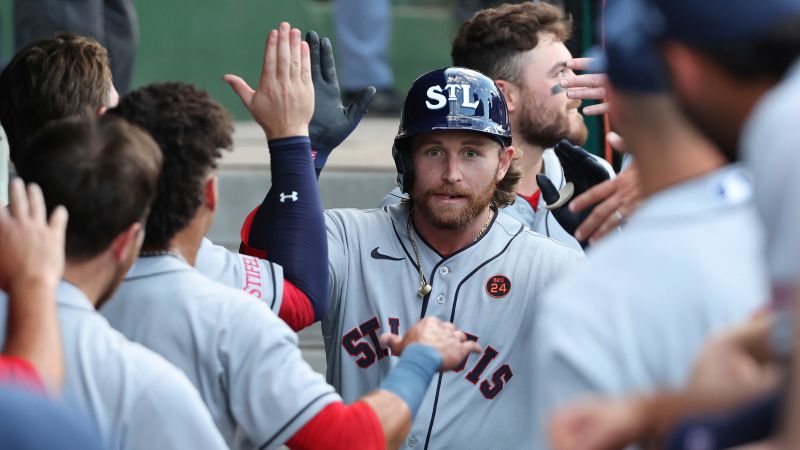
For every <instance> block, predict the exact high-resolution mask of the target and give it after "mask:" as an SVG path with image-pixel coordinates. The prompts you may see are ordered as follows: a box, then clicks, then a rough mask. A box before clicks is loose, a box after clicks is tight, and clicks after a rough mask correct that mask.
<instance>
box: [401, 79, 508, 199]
mask: <svg viewBox="0 0 800 450" xmlns="http://www.w3.org/2000/svg"><path fill="white" fill-rule="evenodd" d="M435 130H467V131H475V132H478V133H481V134H485V135H486V136H488V137H490V138H492V139H495V140H496V141H497V142H499V143H500V144H501V145H502V146H503V147H508V146H510V145H511V125H510V124H509V123H508V108H507V107H506V100H505V98H503V94H502V93H501V92H500V89H498V88H497V85H495V84H494V81H492V79H491V78H489V77H487V76H486V75H484V74H482V73H480V72H478V71H475V70H471V69H465V68H463V67H449V68H445V69H436V70H433V71H430V72H428V73H426V74H425V75H422V76H421V77H419V78H417V79H416V80H415V81H414V84H412V85H411V89H409V90H408V94H407V95H406V100H405V102H404V103H403V112H402V115H401V116H400V128H399V129H398V130H397V136H396V137H395V138H394V147H393V148H392V156H393V157H394V163H395V165H396V166H397V180H398V184H399V185H400V188H401V189H402V190H403V192H411V189H412V185H413V182H414V170H413V166H412V165H411V154H410V153H411V152H410V151H409V150H410V145H409V142H410V140H411V138H413V137H414V136H416V135H418V134H421V133H427V132H429V131H435Z"/></svg>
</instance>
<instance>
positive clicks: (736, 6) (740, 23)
mask: <svg viewBox="0 0 800 450" xmlns="http://www.w3.org/2000/svg"><path fill="white" fill-rule="evenodd" d="M651 1H652V3H653V5H654V6H655V7H656V9H657V10H658V11H659V12H660V16H661V17H660V18H658V17H655V16H652V15H651V16H650V19H651V20H653V21H652V22H651V26H652V27H653V28H654V29H655V30H656V32H657V33H658V35H659V37H660V38H663V39H674V40H679V41H683V42H686V43H690V44H696V45H701V46H702V45H715V44H721V43H728V42H746V41H748V40H750V39H753V38H758V37H759V36H761V35H763V34H764V33H766V32H768V31H769V30H770V29H772V28H773V27H775V26H777V25H780V24H782V23H783V22H785V21H787V20H791V19H792V18H797V17H800V1H798V0H758V1H753V0H699V1H698V0H651ZM612 2H613V0H612Z"/></svg>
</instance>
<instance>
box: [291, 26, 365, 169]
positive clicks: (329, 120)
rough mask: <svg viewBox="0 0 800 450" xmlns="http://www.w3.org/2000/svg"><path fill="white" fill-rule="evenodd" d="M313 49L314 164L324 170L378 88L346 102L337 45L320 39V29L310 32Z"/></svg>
mask: <svg viewBox="0 0 800 450" xmlns="http://www.w3.org/2000/svg"><path fill="white" fill-rule="evenodd" d="M306 42H307V43H308V47H309V50H310V52H311V80H312V81H313V83H314V116H313V117H312V118H311V124H310V125H309V129H308V131H309V137H310V139H311V148H312V149H313V150H314V151H316V158H315V160H314V166H315V167H316V168H317V169H318V170H321V169H322V167H323V166H324V165H325V161H326V160H327V158H328V155H329V154H330V152H331V151H332V150H333V149H334V148H336V147H338V146H339V144H341V143H342V142H343V141H344V140H345V139H347V136H349V135H350V133H352V132H353V130H354V129H355V128H356V126H357V125H358V123H359V122H360V121H361V118H362V117H364V114H366V112H367V109H368V108H369V105H370V103H372V98H373V96H374V95H375V88H374V87H372V86H370V87H368V88H366V89H364V91H362V92H361V93H360V94H359V96H358V97H357V98H356V99H355V100H354V101H353V102H352V103H351V104H350V105H348V106H347V107H345V106H344V105H343V104H342V99H341V92H340V90H339V81H338V78H337V76H336V63H335V61H334V59H333V48H332V47H331V41H330V40H329V39H328V38H323V39H322V40H321V41H320V38H319V36H318V35H317V33H316V31H309V32H308V33H306Z"/></svg>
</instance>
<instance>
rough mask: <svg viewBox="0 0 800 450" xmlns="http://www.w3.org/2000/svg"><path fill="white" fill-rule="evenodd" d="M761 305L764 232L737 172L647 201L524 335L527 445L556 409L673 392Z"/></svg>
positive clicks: (551, 293)
mask: <svg viewBox="0 0 800 450" xmlns="http://www.w3.org/2000/svg"><path fill="white" fill-rule="evenodd" d="M620 277H624V282H620ZM767 296H768V291H767V283H766V270H765V267H764V261H763V235H762V230H761V228H760V223H759V221H758V219H757V217H756V213H755V210H754V208H753V205H752V203H751V198H750V184H749V180H748V179H747V176H746V174H745V173H744V172H743V171H742V170H741V169H740V168H736V167H727V168H724V169H720V170H717V171H715V172H713V173H711V174H708V175H707V176H704V177H700V178H697V179H693V180H690V181H687V182H684V183H681V184H679V185H675V186H672V187H670V188H668V189H665V190H663V191H661V192H659V193H657V194H655V195H653V196H652V197H650V198H649V199H647V200H646V201H645V203H644V204H643V205H642V207H641V209H640V210H639V211H637V212H636V213H635V214H634V215H633V216H632V217H631V219H630V221H629V223H628V225H627V227H626V229H625V234H623V235H618V236H612V237H610V238H608V239H607V240H604V241H603V242H601V243H600V244H598V245H597V246H596V247H593V248H592V249H591V250H590V251H589V257H588V259H587V261H586V264H584V265H583V267H581V268H580V269H579V270H577V271H576V272H575V273H573V274H571V275H570V276H569V277H564V278H563V279H562V280H560V281H559V282H558V283H556V285H555V286H553V287H552V288H551V289H549V290H548V291H547V292H546V293H545V294H544V295H543V297H542V300H541V302H540V311H539V313H538V315H537V317H536V325H535V326H534V327H533V330H534V334H535V335H536V338H535V342H536V344H535V345H536V352H535V358H536V363H535V365H536V367H537V370H536V372H535V376H534V377H533V378H532V381H533V385H534V391H535V393H536V400H535V403H534V404H535V405H536V410H537V413H536V423H537V428H538V430H539V431H540V432H539V433H537V436H538V437H539V438H545V437H546V434H545V426H546V424H547V421H548V420H549V418H550V417H551V414H552V413H553V411H554V410H555V409H557V408H558V407H559V406H563V405H565V404H566V403H569V402H571V401H575V400H577V399H579V398H581V397H583V396H587V395H592V394H599V395H606V396H612V397H617V396H621V395H624V394H628V393H637V392H648V391H651V390H654V389H659V388H661V389H664V388H666V389H679V388H681V387H682V386H683V384H684V383H685V382H686V381H687V379H688V377H689V374H690V371H691V368H692V366H693V363H694V360H695V356H696V354H697V351H698V350H699V349H700V347H701V346H702V344H703V343H704V342H705V341H706V339H707V338H708V337H709V336H710V335H712V334H714V333H715V332H718V331H720V330H721V329H723V328H725V327H728V326H731V325H733V324H736V323H738V322H740V321H743V320H745V319H747V318H748V317H749V316H750V315H751V314H752V313H753V312H755V311H756V310H757V309H759V308H760V307H762V306H763V305H764V302H765V300H766V299H767ZM531 428H534V427H533V426H531ZM533 447H534V448H547V445H546V443H545V441H544V440H543V439H542V440H540V441H539V445H537V446H533Z"/></svg>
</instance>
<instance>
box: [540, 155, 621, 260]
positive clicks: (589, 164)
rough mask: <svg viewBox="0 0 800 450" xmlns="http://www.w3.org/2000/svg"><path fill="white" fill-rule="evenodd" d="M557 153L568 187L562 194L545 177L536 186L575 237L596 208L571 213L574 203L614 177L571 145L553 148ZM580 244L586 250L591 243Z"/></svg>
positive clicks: (559, 222) (550, 207)
mask: <svg viewBox="0 0 800 450" xmlns="http://www.w3.org/2000/svg"><path fill="white" fill-rule="evenodd" d="M553 150H554V151H555V153H556V156H557V157H558V160H559V161H560V162H561V167H562V169H563V170H564V178H565V179H566V181H567V184H566V185H565V186H564V187H563V188H562V189H561V191H559V190H558V189H556V187H555V185H553V182H552V181H550V179H549V178H547V177H546V176H545V175H543V174H538V175H536V184H538V185H539V189H540V190H541V191H542V198H543V199H544V201H545V202H546V203H547V209H549V210H550V211H552V213H553V216H554V217H555V218H556V220H557V221H558V224H559V225H561V228H563V229H564V230H565V231H566V232H567V233H569V234H570V235H573V236H574V235H575V230H576V229H577V228H578V227H579V226H580V224H581V223H583V221H584V220H586V218H587V217H589V214H591V212H592V209H594V206H591V207H588V208H586V209H584V210H583V211H581V212H578V213H574V212H572V211H570V209H569V204H570V203H571V202H572V199H573V198H575V197H577V196H579V195H581V194H583V193H584V192H586V191H587V190H589V189H591V188H592V187H593V186H595V185H597V184H600V183H602V182H603V181H606V180H608V179H610V178H611V175H610V174H609V173H608V171H607V170H606V168H605V167H603V165H602V164H600V163H599V162H597V160H596V159H594V158H593V157H592V156H591V154H590V153H589V152H587V151H586V150H584V149H582V148H580V147H578V146H577V145H573V144H571V143H570V142H569V141H566V140H562V141H560V142H559V143H558V144H556V145H555V147H553ZM579 243H580V244H581V247H583V248H586V247H587V246H588V245H589V244H588V242H587V241H582V242H581V241H579Z"/></svg>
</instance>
